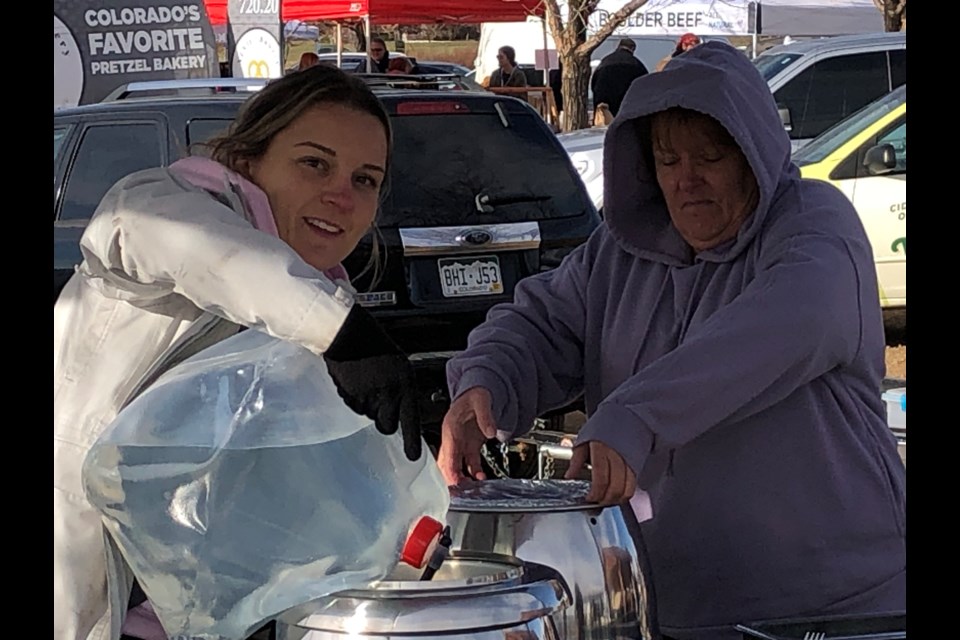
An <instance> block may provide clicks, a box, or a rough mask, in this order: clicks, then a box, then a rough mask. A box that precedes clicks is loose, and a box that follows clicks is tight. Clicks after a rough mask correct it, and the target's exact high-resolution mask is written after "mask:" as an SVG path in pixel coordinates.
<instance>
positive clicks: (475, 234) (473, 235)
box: [458, 229, 493, 247]
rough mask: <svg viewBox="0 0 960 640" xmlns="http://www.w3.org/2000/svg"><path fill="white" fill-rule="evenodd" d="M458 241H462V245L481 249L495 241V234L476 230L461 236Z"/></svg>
mask: <svg viewBox="0 0 960 640" xmlns="http://www.w3.org/2000/svg"><path fill="white" fill-rule="evenodd" d="M458 240H460V244H469V245H472V246H474V247H479V246H481V245H485V244H487V243H488V242H490V241H491V240H493V234H492V233H490V232H489V231H483V230H481V229H475V230H473V231H467V232H466V233H463V234H461V235H460V237H459V238H458Z"/></svg>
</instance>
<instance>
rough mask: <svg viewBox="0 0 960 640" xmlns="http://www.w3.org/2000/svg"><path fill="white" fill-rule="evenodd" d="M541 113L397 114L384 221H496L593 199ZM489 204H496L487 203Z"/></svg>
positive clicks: (562, 211) (558, 211)
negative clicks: (506, 118)
mask: <svg viewBox="0 0 960 640" xmlns="http://www.w3.org/2000/svg"><path fill="white" fill-rule="evenodd" d="M537 118H539V116H538V115H536V114H515V113H512V114H510V115H509V123H510V126H509V127H504V126H503V123H502V122H501V120H500V117H499V116H498V115H497V114H495V113H485V114H480V113H461V114H450V115H410V116H394V117H393V118H392V121H393V123H394V143H395V145H396V147H395V152H394V156H393V158H394V159H393V166H392V169H391V180H390V192H389V194H388V197H387V200H386V201H385V203H384V207H383V210H382V212H381V217H380V224H381V225H382V226H385V227H397V226H404V227H424V226H448V225H458V224H467V223H469V224H492V223H498V222H520V221H532V220H545V219H550V218H562V217H566V216H573V215H578V214H580V213H582V212H583V211H584V209H585V208H586V207H588V206H589V203H588V202H587V200H586V196H585V194H584V191H583V186H582V185H581V184H580V182H579V180H578V178H577V176H576V174H574V172H573V170H572V168H571V167H570V160H569V159H568V157H567V155H566V154H565V153H564V152H563V149H562V148H559V147H558V146H555V145H554V141H553V139H552V137H551V136H552V134H550V133H549V131H546V130H545V129H544V128H543V126H542V123H541V122H538V121H537ZM484 196H486V197H487V199H488V206H487V207H484V206H483V201H484ZM478 198H479V202H478ZM489 206H492V207H493V211H489V210H487V211H481V209H483V208H488V207H489Z"/></svg>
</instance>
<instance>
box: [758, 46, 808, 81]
mask: <svg viewBox="0 0 960 640" xmlns="http://www.w3.org/2000/svg"><path fill="white" fill-rule="evenodd" d="M799 59H800V54H799V53H771V54H770V55H766V56H758V57H757V59H756V60H754V64H755V65H756V66H757V71H759V72H760V75H762V76H763V79H764V80H766V81H767V82H770V81H771V80H773V79H774V78H775V77H776V76H777V74H778V73H780V72H781V71H783V70H784V69H786V68H787V67H789V66H790V65H791V64H793V62H794V61H796V60H799Z"/></svg>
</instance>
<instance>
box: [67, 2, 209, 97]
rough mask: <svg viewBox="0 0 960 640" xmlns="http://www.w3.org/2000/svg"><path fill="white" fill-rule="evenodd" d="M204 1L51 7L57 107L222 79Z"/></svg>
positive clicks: (76, 3)
mask: <svg viewBox="0 0 960 640" xmlns="http://www.w3.org/2000/svg"><path fill="white" fill-rule="evenodd" d="M219 75H220V69H219V64H218V61H217V52H216V42H215V40H214V34H213V29H212V28H211V26H210V21H209V20H208V19H207V14H206V11H205V9H204V5H203V0H195V1H194V2H190V1H189V0H188V1H186V2H184V1H182V0H181V1H179V2H177V1H175V0H126V1H125V2H123V3H122V4H121V3H117V2H110V3H107V2H102V3H99V4H98V3H91V2H81V1H78V0H54V3H53V107H54V109H56V108H59V107H70V106H76V105H78V104H90V103H93V102H99V101H100V100H102V99H103V98H105V97H106V96H107V95H108V94H109V93H110V92H111V91H113V90H114V89H116V88H117V87H119V86H121V85H123V84H126V83H129V82H136V81H141V80H171V79H179V78H209V77H219Z"/></svg>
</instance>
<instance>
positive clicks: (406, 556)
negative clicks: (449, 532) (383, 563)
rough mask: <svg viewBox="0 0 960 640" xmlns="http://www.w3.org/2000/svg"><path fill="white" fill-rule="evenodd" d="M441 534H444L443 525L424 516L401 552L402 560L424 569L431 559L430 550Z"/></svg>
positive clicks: (408, 537)
mask: <svg viewBox="0 0 960 640" xmlns="http://www.w3.org/2000/svg"><path fill="white" fill-rule="evenodd" d="M441 533H443V524H441V523H440V522H437V521H436V520H434V519H433V518H430V517H428V516H423V517H422V518H420V520H419V521H417V524H416V525H415V526H414V527H413V530H412V531H411V532H410V535H409V536H407V541H406V543H404V545H403V551H401V552H400V560H401V561H402V562H405V563H406V564H408V565H410V566H411V567H416V568H417V569H422V568H423V566H424V565H426V563H427V560H429V559H430V556H429V551H430V548H431V547H433V546H434V545H435V544H436V542H437V541H438V540H439V539H440V534H441Z"/></svg>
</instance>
